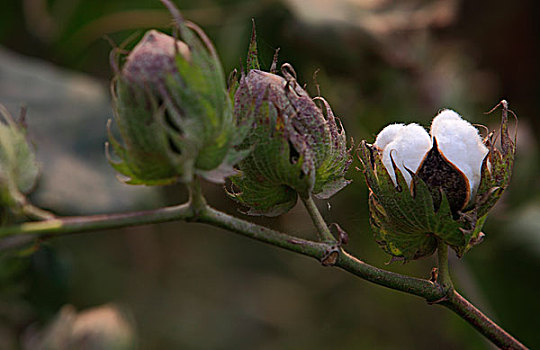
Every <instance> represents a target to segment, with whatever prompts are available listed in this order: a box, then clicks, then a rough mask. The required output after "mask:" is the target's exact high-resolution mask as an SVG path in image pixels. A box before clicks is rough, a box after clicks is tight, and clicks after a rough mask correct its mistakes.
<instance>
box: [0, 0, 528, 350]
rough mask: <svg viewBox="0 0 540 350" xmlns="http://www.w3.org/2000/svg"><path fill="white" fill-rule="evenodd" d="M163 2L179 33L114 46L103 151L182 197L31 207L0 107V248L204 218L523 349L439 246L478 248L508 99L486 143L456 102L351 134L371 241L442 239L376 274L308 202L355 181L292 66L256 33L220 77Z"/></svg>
mask: <svg viewBox="0 0 540 350" xmlns="http://www.w3.org/2000/svg"><path fill="white" fill-rule="evenodd" d="M161 1H162V2H163V4H164V5H165V6H166V7H167V8H168V9H169V11H170V12H171V14H172V16H173V18H174V19H175V22H174V23H175V31H176V32H175V33H174V35H167V34H165V33H163V32H160V31H156V30H150V31H148V32H147V33H146V34H145V35H144V37H143V38H142V40H141V41H140V42H139V43H138V44H137V45H136V46H135V47H134V48H133V50H131V51H130V52H128V53H127V55H123V52H122V54H120V52H119V51H118V50H115V52H114V54H113V58H114V60H113V62H114V64H113V68H114V70H115V76H114V78H113V81H112V84H111V92H112V102H113V112H114V124H115V126H116V130H117V134H118V135H119V139H117V137H114V131H113V129H112V121H111V122H109V125H108V126H109V128H108V130H109V136H110V137H109V141H110V143H111V146H112V147H111V148H112V151H113V152H111V154H108V153H107V155H108V156H109V162H110V163H111V165H112V167H113V168H114V169H115V170H116V171H117V172H118V173H119V174H120V175H121V176H122V180H123V181H124V182H126V183H128V184H139V185H148V186H156V185H168V184H173V183H177V182H181V183H184V184H186V185H187V187H188V191H189V193H190V196H189V199H188V200H187V202H185V203H183V204H177V205H174V206H171V207H162V208H157V209H152V210H147V211H140V212H132V213H113V214H106V215H89V216H80V217H56V216H54V215H53V214H51V213H48V212H45V211H43V210H41V209H39V208H37V207H33V206H32V205H31V204H30V203H29V202H28V201H27V199H26V196H25V195H26V194H27V193H28V192H30V191H31V189H32V188H33V187H34V186H35V183H36V181H37V177H38V166H37V161H36V159H35V155H34V153H33V147H32V145H31V143H30V142H29V141H28V139H27V138H26V129H25V128H24V125H23V124H24V123H21V122H16V121H15V120H14V119H13V118H11V117H10V116H9V115H8V113H6V111H5V110H4V109H3V108H0V117H1V120H0V136H1V137H0V251H1V250H2V249H6V247H13V246H15V245H16V246H17V247H20V246H23V245H25V244H28V243H32V242H33V238H32V237H40V239H46V238H48V237H53V236H55V237H56V236H61V235H63V234H72V233H75V232H83V231H85V232H91V231H97V230H101V229H111V228H119V227H126V226H132V225H142V224H151V223H158V222H167V221H175V220H176V221H189V222H199V223H205V224H209V225H213V226H216V227H220V228H223V229H226V230H228V231H231V232H235V233H238V234H241V235H244V236H246V237H249V238H253V239H256V240H258V241H262V242H265V243H268V244H271V245H274V246H276V247H281V248H284V249H287V250H289V251H292V252H296V253H298V254H303V255H306V256H310V257H312V258H315V259H317V260H318V261H319V262H321V263H322V264H323V265H325V266H336V267H339V268H341V269H343V270H345V271H348V272H350V273H351V274H354V275H355V276H357V277H360V278H362V279H365V280H367V281H370V282H373V283H376V284H378V285H381V286H385V287H388V288H392V289H395V290H399V291H403V292H406V293H410V294H413V295H417V296H420V297H422V298H424V299H425V300H426V301H428V302H429V303H431V304H434V303H440V304H441V305H444V306H446V307H448V308H450V309H451V310H452V311H454V312H456V313H457V314H458V315H459V316H461V317H462V318H463V319H464V320H466V321H467V322H469V323H470V324H471V325H473V326H474V327H476V328H477V329H478V330H479V331H480V332H481V333H482V334H484V335H485V336H486V337H488V338H489V339H490V340H491V341H492V342H493V343H495V344H496V345H498V346H500V347H502V348H512V349H514V348H516V349H524V348H525V347H524V346H523V345H522V344H521V343H519V341H517V340H516V339H515V338H513V337H512V336H511V335H509V334H507V333H506V332H505V331H504V330H502V329H501V328H500V327H499V326H498V325H496V324H495V323H494V322H493V321H492V320H490V319H489V318H487V317H486V316H485V315H484V314H482V312H480V310H478V309H477V308H476V307H475V306H474V305H472V304H471V303H469V302H468V301H467V300H466V299H465V298H463V297H462V296H461V295H459V293H458V292H457V291H456V290H455V289H454V288H453V286H452V283H451V279H450V275H449V272H448V246H450V247H451V248H453V249H454V250H455V251H456V253H457V254H458V255H459V256H462V255H463V254H464V253H465V252H466V251H467V250H468V249H470V248H471V247H472V246H474V245H475V244H477V243H479V242H480V241H481V238H482V236H483V233H482V232H481V230H482V226H483V223H484V221H485V219H486V216H487V213H488V211H489V210H490V209H491V208H492V207H493V205H494V204H495V203H496V202H497V200H498V199H499V198H500V196H501V194H502V192H503V191H504V190H505V189H506V187H507V186H508V182H509V179H510V175H511V171H512V166H513V161H514V153H515V142H514V140H513V139H512V138H511V137H510V136H509V134H508V115H507V114H508V111H509V110H508V105H507V103H506V102H505V101H502V102H501V104H502V107H503V108H502V109H503V113H502V122H501V127H500V130H499V132H491V133H489V134H488V135H487V136H485V137H483V138H482V137H481V136H480V134H479V132H478V130H477V129H476V128H475V127H474V126H473V125H471V124H470V123H469V122H467V121H466V120H464V119H463V118H462V117H461V116H459V115H458V114H457V113H456V112H454V111H451V110H443V111H441V112H440V113H439V114H438V115H437V116H436V117H435V118H434V119H433V121H432V123H431V128H430V131H429V133H428V132H427V131H426V130H425V129H424V128H423V127H421V126H420V125H418V124H409V125H404V124H392V125H389V126H387V127H385V128H384V129H383V130H382V131H381V132H380V133H379V134H378V135H377V137H376V139H375V141H374V143H373V144H369V143H367V142H366V141H362V142H361V143H360V145H359V148H358V156H359V158H360V161H361V163H362V168H363V169H362V170H363V172H364V174H365V178H366V181H367V184H368V187H369V189H370V195H369V208H370V223H371V225H372V227H373V230H374V232H375V238H376V240H377V242H378V243H379V244H380V246H381V247H382V248H383V249H384V250H385V251H386V252H388V253H389V254H391V255H392V256H393V258H395V259H401V260H405V261H408V260H412V259H417V258H420V257H424V256H428V255H431V254H432V253H434V252H435V250H438V254H437V255H438V267H437V268H435V269H434V270H433V272H432V276H431V279H422V278H414V277H411V276H406V275H401V274H397V273H394V272H390V271H385V270H384V269H380V268H378V267H375V266H372V265H370V264H368V263H367V262H364V261H362V260H360V259H358V258H356V257H355V256H354V255H352V254H350V253H347V252H346V251H345V249H344V246H345V244H346V243H347V241H348V239H347V238H348V237H347V234H346V233H345V231H344V230H343V229H341V228H340V227H339V225H337V224H335V223H332V224H330V225H329V224H328V223H327V222H326V221H325V219H324V217H323V215H322V214H321V212H320V211H319V209H318V207H317V205H316V202H315V200H314V198H317V199H323V200H326V199H328V198H330V197H332V196H334V195H335V194H337V193H338V192H340V191H341V190H343V189H344V188H345V187H347V186H348V185H349V184H350V183H351V181H350V180H348V179H347V178H346V175H347V171H348V169H349V166H350V165H351V162H352V160H353V159H352V156H351V150H352V149H351V147H350V146H347V136H346V133H345V129H344V127H343V125H341V122H340V121H339V119H338V118H337V117H335V116H334V113H333V112H332V109H331V107H330V104H329V103H328V102H327V101H326V100H325V99H324V98H322V97H320V96H318V97H315V98H312V97H311V96H310V95H309V94H308V92H307V91H306V90H305V89H304V88H303V87H302V85H301V84H300V83H299V82H298V81H297V76H296V73H295V71H294V69H293V68H292V65H290V64H287V63H286V64H284V65H282V67H281V72H280V73H278V71H277V68H276V67H277V60H274V62H273V63H272V66H271V67H270V70H269V71H264V70H263V69H261V67H260V65H259V62H258V57H257V47H256V40H255V32H253V34H252V40H251V43H250V45H249V50H248V60H247V65H246V67H245V69H242V73H241V75H240V77H239V79H236V78H235V75H232V77H233V78H231V79H230V80H229V86H228V87H227V84H226V82H225V79H224V74H223V72H222V68H221V63H220V62H219V58H218V56H217V53H216V51H215V49H214V46H213V45H212V43H211V41H210V39H209V38H208V37H207V36H206V35H205V34H204V32H203V31H202V29H200V28H199V27H197V26H196V25H195V24H193V23H190V22H188V21H185V20H184V19H183V17H182V16H181V14H180V12H179V11H178V10H177V9H176V7H175V6H174V5H173V4H172V2H171V1H170V0H161ZM496 140H498V143H499V144H500V149H499V148H497V147H495V145H494V144H495V141H496ZM201 178H202V179H205V180H208V181H210V182H215V183H216V182H217V183H223V182H224V181H227V184H228V185H229V187H228V188H229V189H230V190H229V191H228V192H227V194H228V195H229V197H231V198H232V199H234V200H235V201H236V202H237V203H240V204H241V206H242V207H243V208H242V209H243V210H244V212H245V213H247V214H251V215H266V216H277V215H281V214H284V213H286V212H287V211H289V210H290V209H291V208H292V207H293V206H295V204H296V202H297V201H298V198H300V199H301V200H302V202H303V203H304V205H305V208H306V210H307V212H308V214H309V216H310V218H311V219H312V221H313V231H314V233H315V235H314V236H313V237H312V238H304V237H299V236H298V235H294V234H287V233H283V232H278V231H275V230H272V229H270V228H268V227H264V226H261V225H257V224H255V223H252V222H249V221H246V220H244V219H241V218H238V217H236V216H233V215H229V214H227V213H224V212H221V211H219V210H217V209H214V208H212V207H211V206H210V205H209V204H208V203H207V202H206V199H205V197H204V195H203V191H202V189H201V186H200V184H199V180H200V179H201ZM25 220H26V221H31V220H34V221H35V222H26V221H25ZM21 221H25V222H21ZM331 227H332V228H335V229H336V231H337V235H334V234H333V233H332V232H331V231H330V228H331ZM179 233H181V232H179ZM21 236H22V237H21ZM10 239H11V241H10ZM351 239H354V238H351ZM2 247H3V248H2ZM10 249H11V248H10Z"/></svg>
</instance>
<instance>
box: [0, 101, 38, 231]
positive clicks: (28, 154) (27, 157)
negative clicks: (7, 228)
mask: <svg viewBox="0 0 540 350" xmlns="http://www.w3.org/2000/svg"><path fill="white" fill-rule="evenodd" d="M0 117H1V119H0V224H3V223H6V222H9V221H12V220H18V218H19V217H20V216H22V215H23V213H22V210H21V209H22V206H23V205H24V204H25V203H26V197H25V194H28V193H29V192H30V191H31V190H32V189H33V188H34V186H35V185H36V182H37V179H38V177H39V166H38V164H37V161H36V156H35V153H34V148H33V147H32V145H31V144H30V142H29V141H28V138H27V132H26V126H25V125H24V121H23V118H21V119H20V120H18V121H16V120H14V119H13V117H12V116H11V115H10V114H9V112H8V111H7V110H6V109H5V108H4V106H2V105H0Z"/></svg>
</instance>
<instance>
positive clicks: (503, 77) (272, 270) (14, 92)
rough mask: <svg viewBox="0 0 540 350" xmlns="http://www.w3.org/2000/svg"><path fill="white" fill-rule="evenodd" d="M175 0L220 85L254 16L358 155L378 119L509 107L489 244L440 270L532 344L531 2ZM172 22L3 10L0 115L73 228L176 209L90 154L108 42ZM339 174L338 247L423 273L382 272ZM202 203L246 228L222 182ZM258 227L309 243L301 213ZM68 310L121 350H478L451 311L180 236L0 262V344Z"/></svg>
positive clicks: (534, 65) (43, 5)
mask: <svg viewBox="0 0 540 350" xmlns="http://www.w3.org/2000/svg"><path fill="white" fill-rule="evenodd" d="M176 3H177V5H178V6H179V7H180V9H181V10H182V12H183V14H184V16H185V17H187V18H188V19H190V20H192V21H194V22H196V23H198V24H199V25H200V26H202V27H203V28H204V29H205V30H206V32H207V33H208V35H209V36H210V37H211V38H212V40H213V41H214V42H215V45H216V47H217V50H218V52H219V54H220V56H221V58H222V62H223V65H224V68H225V71H226V72H229V71H231V70H232V69H234V68H239V67H240V65H241V61H242V60H243V59H244V57H245V52H246V50H247V45H248V40H249V35H250V29H251V28H250V27H251V18H255V21H256V24H257V32H258V33H257V34H258V43H259V49H260V56H261V62H262V64H263V66H264V67H266V68H269V66H270V63H271V59H272V55H273V53H274V50H275V49H277V48H281V51H280V58H279V62H280V63H284V62H290V63H292V64H293V65H294V67H295V69H296V70H297V73H298V75H299V80H300V81H301V82H304V83H306V84H307V88H308V90H309V91H311V93H312V94H314V95H315V94H316V93H317V87H316V85H317V83H318V84H319V85H320V91H321V94H322V95H323V96H324V97H325V98H326V99H327V100H328V101H329V102H330V103H331V105H332V107H333V109H334V112H335V113H336V115H338V116H340V117H341V119H342V121H343V124H344V125H345V128H346V130H347V132H348V134H349V135H350V136H352V137H354V139H355V140H356V141H359V140H361V139H364V138H365V139H367V140H368V141H372V140H373V138H374V135H376V133H377V132H378V131H379V130H380V129H381V128H382V127H383V126H384V125H386V124H388V123H390V122H411V121H416V122H419V123H421V124H422V125H425V126H429V123H430V120H431V118H432V117H433V116H434V115H435V114H436V113H437V111H438V110H439V109H441V108H452V109H455V110H456V111H457V112H459V113H460V114H462V115H463V116H464V117H465V118H466V119H468V120H470V121H472V122H476V123H482V124H486V125H489V126H491V127H494V126H495V125H497V123H498V120H499V119H498V118H499V113H498V112H496V113H494V114H491V115H484V114H483V112H485V111H488V110H489V109H491V107H493V106H494V105H495V104H497V103H498V102H499V101H500V100H501V99H502V98H505V99H507V100H508V101H509V102H510V107H511V109H513V110H514V111H515V112H516V113H517V114H518V116H519V118H520V119H519V128H518V129H519V133H518V134H519V140H518V157H517V162H516V167H515V172H514V177H513V179H512V183H511V187H510V189H509V190H508V192H507V193H506V195H505V196H504V198H503V199H502V201H501V202H500V203H499V204H498V205H497V207H496V208H495V209H494V210H493V212H492V214H491V216H490V218H489V219H488V221H487V223H486V226H485V229H484V232H485V233H486V239H485V241H484V242H483V243H482V244H481V245H480V246H478V247H477V248H475V249H473V250H472V251H470V252H469V253H468V254H467V255H466V256H465V257H464V258H463V259H461V260H458V259H455V258H453V259H452V260H451V269H452V272H453V275H454V277H455V284H456V285H457V287H458V289H459V290H461V291H463V293H464V294H465V295H466V296H467V297H469V298H470V299H471V300H472V301H473V302H474V303H476V304H477V305H479V306H480V308H481V309H483V310H484V311H486V313H487V314H488V315H490V316H492V317H493V318H495V319H496V320H497V321H499V322H500V324H501V325H502V326H503V327H505V328H506V329H507V330H508V331H510V332H511V333H512V334H513V335H515V336H516V337H518V339H520V340H521V341H523V342H524V343H525V344H526V345H528V346H530V347H531V348H537V347H540V338H539V337H538V334H537V333H538V332H537V330H538V327H539V323H538V314H539V313H540V304H539V302H538V292H537V291H538V288H540V282H539V280H538V274H539V271H540V270H539V268H540V201H539V199H540V188H539V186H540V185H539V180H540V179H539V176H538V174H539V171H538V170H539V165H540V164H539V157H538V152H539V149H538V136H539V132H540V119H538V118H537V116H536V110H537V108H538V107H537V104H536V102H537V101H538V100H539V98H538V97H540V88H539V86H540V84H538V81H539V80H540V72H539V65H538V62H540V57H539V55H540V47H539V42H540V40H539V35H540V32H539V31H540V28H539V25H538V23H539V22H538V20H537V18H535V11H534V1H532V0H525V1H499V0H496V1H486V0H481V1H474V2H473V1H458V0H439V1H437V0H431V1H428V0H426V1H422V0H406V1H399V2H398V1H389V0H334V1H324V0H313V1H307V0H283V1H277V0H260V1H239V0H229V1H211V0H202V1H193V0H189V1H187V0H186V1H181V2H179V1H177V2H176ZM170 23H171V20H170V17H169V15H168V13H167V12H166V11H165V10H164V8H163V6H162V5H161V4H160V3H159V1H158V0H115V1H105V0H49V1H46V0H3V1H2V3H1V4H0V103H3V104H5V105H6V106H7V107H8V108H9V109H10V110H11V112H12V113H13V114H17V110H18V108H19V107H20V106H21V105H26V106H27V107H28V109H29V111H28V124H29V128H30V132H31V134H32V137H33V140H34V142H35V143H36V145H37V147H38V155H39V159H40V161H41V162H42V168H43V177H42V181H41V182H40V185H39V187H38V188H37V190H36V192H35V193H34V195H33V200H34V201H35V202H36V204H38V205H40V206H43V207H45V208H48V209H51V210H54V211H55V212H57V213H59V214H63V215H74V214H77V215H79V214H93V213H104V212H117V211H126V210H134V209H142V208H152V207H157V206H160V205H170V204H176V203H179V202H182V201H184V200H185V199H186V193H185V191H184V189H183V188H182V187H181V186H178V187H172V188H165V189H163V188H156V189H152V188H140V187H130V186H127V185H122V184H120V183H119V182H118V181H116V179H115V178H114V172H113V171H112V170H111V169H110V168H109V167H108V165H107V163H106V160H105V157H104V154H103V143H104V142H105V139H106V134H105V123H106V120H107V119H108V118H111V116H112V112H111V110H110V105H109V97H108V90H107V89H108V80H109V79H110V77H111V70H110V68H109V64H108V53H109V51H110V49H111V44H110V42H109V41H110V40H112V41H113V42H115V43H121V42H123V41H125V40H126V39H128V38H129V37H131V38H133V37H140V36H142V34H143V33H144V30H145V29H148V28H153V27H156V28H160V29H162V30H164V31H170ZM105 36H106V37H108V38H109V40H105V39H104V37H105ZM315 72H318V73H317V77H316V82H315V81H314V79H313V76H314V74H315ZM355 164H356V165H357V163H355ZM352 168H354V166H353V167H352ZM349 177H350V178H352V179H353V180H354V182H353V184H351V185H350V186H349V187H348V188H346V189H345V190H343V191H342V192H341V193H339V194H338V195H336V196H335V197H334V198H333V199H331V200H330V201H329V202H328V203H326V202H320V203H319V204H320V207H321V209H322V211H323V214H324V216H325V217H326V218H327V220H328V221H329V222H339V223H340V225H341V226H342V227H343V228H344V229H346V230H347V232H348V233H349V236H350V243H349V247H348V249H349V250H350V251H351V252H353V253H355V255H357V256H358V257H360V258H361V259H364V260H366V261H367V262H370V263H372V264H374V265H376V266H381V267H384V268H387V269H389V270H392V271H399V272H402V273H407V274H411V275H414V276H418V277H428V275H429V271H430V270H431V267H432V266H434V264H435V261H434V260H433V259H432V258H430V259H423V260H420V261H414V262H411V263H409V264H406V265H400V264H396V263H394V264H390V265H385V263H386V262H388V261H389V256H387V255H385V253H383V252H382V251H381V250H379V248H378V247H377V246H376V243H375V242H374V241H373V239H372V233H371V231H370V229H369V226H368V219H367V212H366V203H367V190H366V186H365V184H364V183H363V180H362V178H361V176H360V174H359V173H358V172H357V171H355V170H354V169H351V171H350V173H349ZM205 191H206V193H207V194H208V197H209V201H210V203H211V204H212V205H214V206H216V207H218V208H220V209H223V210H225V211H227V212H230V213H237V214H238V215H240V216H241V214H240V213H238V212H237V211H236V208H235V205H234V204H233V203H232V202H231V201H229V200H228V199H226V198H225V195H224V192H223V190H222V189H221V188H220V187H219V186H216V185H211V184H206V186H205ZM255 221H257V222H259V223H263V224H265V225H269V226H271V227H275V228H278V229H280V230H284V231H287V232H290V233H293V234H296V235H299V236H302V237H313V236H314V229H313V227H312V226H311V224H310V222H309V219H308V217H307V215H306V214H305V212H304V211H303V209H302V208H301V207H296V208H295V209H294V210H293V211H292V212H290V213H288V214H287V215H284V216H283V217H281V218H278V219H256V220H255ZM65 305H72V306H73V307H70V306H65ZM62 307H64V308H62ZM96 307H100V308H98V309H91V308H96ZM61 310H62V311H61ZM84 310H90V311H87V312H88V313H86V314H84ZM103 310H105V311H103ZM91 311H93V312H91ZM77 312H79V314H78V315H81V318H82V317H83V314H84V315H86V316H85V317H86V318H84V320H83V321H84V322H83V321H80V319H79V321H78V322H79V323H83V324H85V325H88V324H89V325H90V326H88V327H87V328H90V329H91V328H92V325H94V323H92V322H95V324H96V325H99V324H106V325H108V326H107V329H108V331H110V332H109V333H111V334H113V335H110V334H109V335H108V336H111V337H114V334H116V335H118V336H119V337H123V338H122V339H127V340H126V341H125V343H122V344H128V345H126V346H127V347H128V348H129V347H130V346H131V345H133V346H136V347H138V348H140V349H326V348H334V349H398V348H399V349H432V348H440V349H478V348H490V346H489V345H488V344H487V343H486V342H485V341H484V340H483V338H482V337H481V336H480V335H479V334H477V333H476V332H475V331H474V330H472V329H471V327H470V326H469V325H467V324H466V323H465V322H463V321H462V320H461V319H459V318H458V317H457V316H454V315H453V314H452V313H451V312H450V311H448V310H446V309H443V308H441V307H437V306H429V305H427V304H426V303H425V301H423V300H421V299H418V298H416V297H412V296H407V295H404V294H402V293H398V292H395V291H392V290H387V289H384V288H382V287H378V286H375V285H371V284H369V283H367V282H365V281H362V280H359V279H357V278H355V277H353V276H352V275H349V274H346V273H343V272H341V271H339V270H336V269H332V268H323V267H322V266H320V265H319V264H318V263H317V262H315V261H312V260H309V259H307V258H305V257H301V256H296V255H295V254H292V253H289V252H286V251H281V250H279V249H277V248H274V247H270V246H265V245H262V244H260V243H257V242H252V241H250V240H248V239H246V238H243V237H239V236H236V235H233V234H230V233H227V232H224V231H222V230H220V229H216V228H212V227H208V226H203V225H197V224H186V223H171V224H163V225H154V226H145V227H139V228H132V229H123V230H116V231H105V232H99V233H92V234H83V235H75V236H71V237H65V238H59V239H51V240H49V241H47V242H46V243H44V244H42V245H40V246H39V248H38V249H36V250H32V249H31V250H30V251H27V252H13V251H8V252H1V253H0V348H1V349H4V348H5V349H16V348H19V347H25V348H33V347H35V344H36V343H33V341H34V342H36V341H37V342H39V341H40V340H43V338H44V337H46V336H47V335H49V336H50V337H53V338H54V337H56V336H58V337H60V335H58V334H60V333H61V331H60V330H61V329H62V324H64V323H63V322H67V323H69V322H75V321H73V320H74V319H76V318H77V316H75V315H76V314H77ZM89 314H91V315H92V316H91V317H90V316H88V315H89ZM92 320H94V321H92ZM104 322H105V323H104ZM96 327H97V326H96ZM79 328H80V329H83V330H84V329H87V328H85V327H82V328H81V327H79ZM55 332H56V333H55ZM81 332H83V331H81ZM83 333H84V332H83ZM105 333H106V332H102V333H99V334H101V335H100V336H102V337H105V335H103V334H105ZM81 334H82V333H81ZM59 339H60V338H59ZM88 348H89V347H88ZM98 348H99V346H98Z"/></svg>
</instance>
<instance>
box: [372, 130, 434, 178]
mask: <svg viewBox="0 0 540 350" xmlns="http://www.w3.org/2000/svg"><path fill="white" fill-rule="evenodd" d="M391 126H392V125H391ZM383 131H384V129H383ZM390 132H392V130H390V131H389V132H388V133H389V134H390ZM381 133H382V132H381ZM379 135H380V134H379ZM378 139H379V137H377V140H378ZM383 139H384V137H383ZM430 149H431V138H430V137H429V135H428V133H427V132H426V130H424V128H423V127H421V126H420V125H418V124H408V125H406V126H403V125H402V127H401V128H400V129H399V130H398V132H397V133H396V134H395V137H394V139H393V141H391V142H389V143H388V144H387V145H386V147H384V149H383V156H382V161H383V164H384V166H385V167H386V169H387V170H388V173H389V174H390V177H391V178H392V180H393V181H394V183H396V174H395V173H394V168H393V167H392V159H394V162H395V164H396V166H397V167H398V168H399V170H400V171H401V173H402V174H403V177H404V178H405V180H406V181H407V184H408V185H409V187H410V185H411V179H412V178H411V175H410V174H409V172H408V171H407V170H406V169H405V168H407V169H409V170H411V171H412V172H416V170H417V169H418V167H419V166H420V163H421V162H422V160H423V159H424V156H425V155H426V153H427V152H428V151H429V150H430Z"/></svg>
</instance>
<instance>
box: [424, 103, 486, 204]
mask: <svg viewBox="0 0 540 350" xmlns="http://www.w3.org/2000/svg"><path fill="white" fill-rule="evenodd" d="M430 133H431V136H432V137H433V138H435V139H436V140H437V144H438V146H439V150H440V152H441V154H442V155H443V156H444V157H445V158H446V159H447V160H448V161H449V162H451V163H452V164H454V165H455V166H456V167H457V168H458V169H459V170H460V171H461V172H463V174H465V176H466V177H467V179H468V180H469V187H470V190H471V198H474V197H473V196H474V194H475V192H476V190H477V188H478V185H479V184H480V176H481V169H482V161H483V160H484V158H485V157H486V155H487V154H488V149H487V147H486V146H484V144H483V143H482V140H481V138H480V135H479V134H478V130H477V129H476V128H475V127H474V126H472V125H471V124H470V123H469V122H467V121H466V120H463V119H462V118H461V116H460V115H459V114H457V113H456V112H454V111H451V110H448V109H445V110H443V111H442V112H440V113H439V114H438V115H437V116H436V117H435V118H434V119H433V122H432V123H431V131H430Z"/></svg>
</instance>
